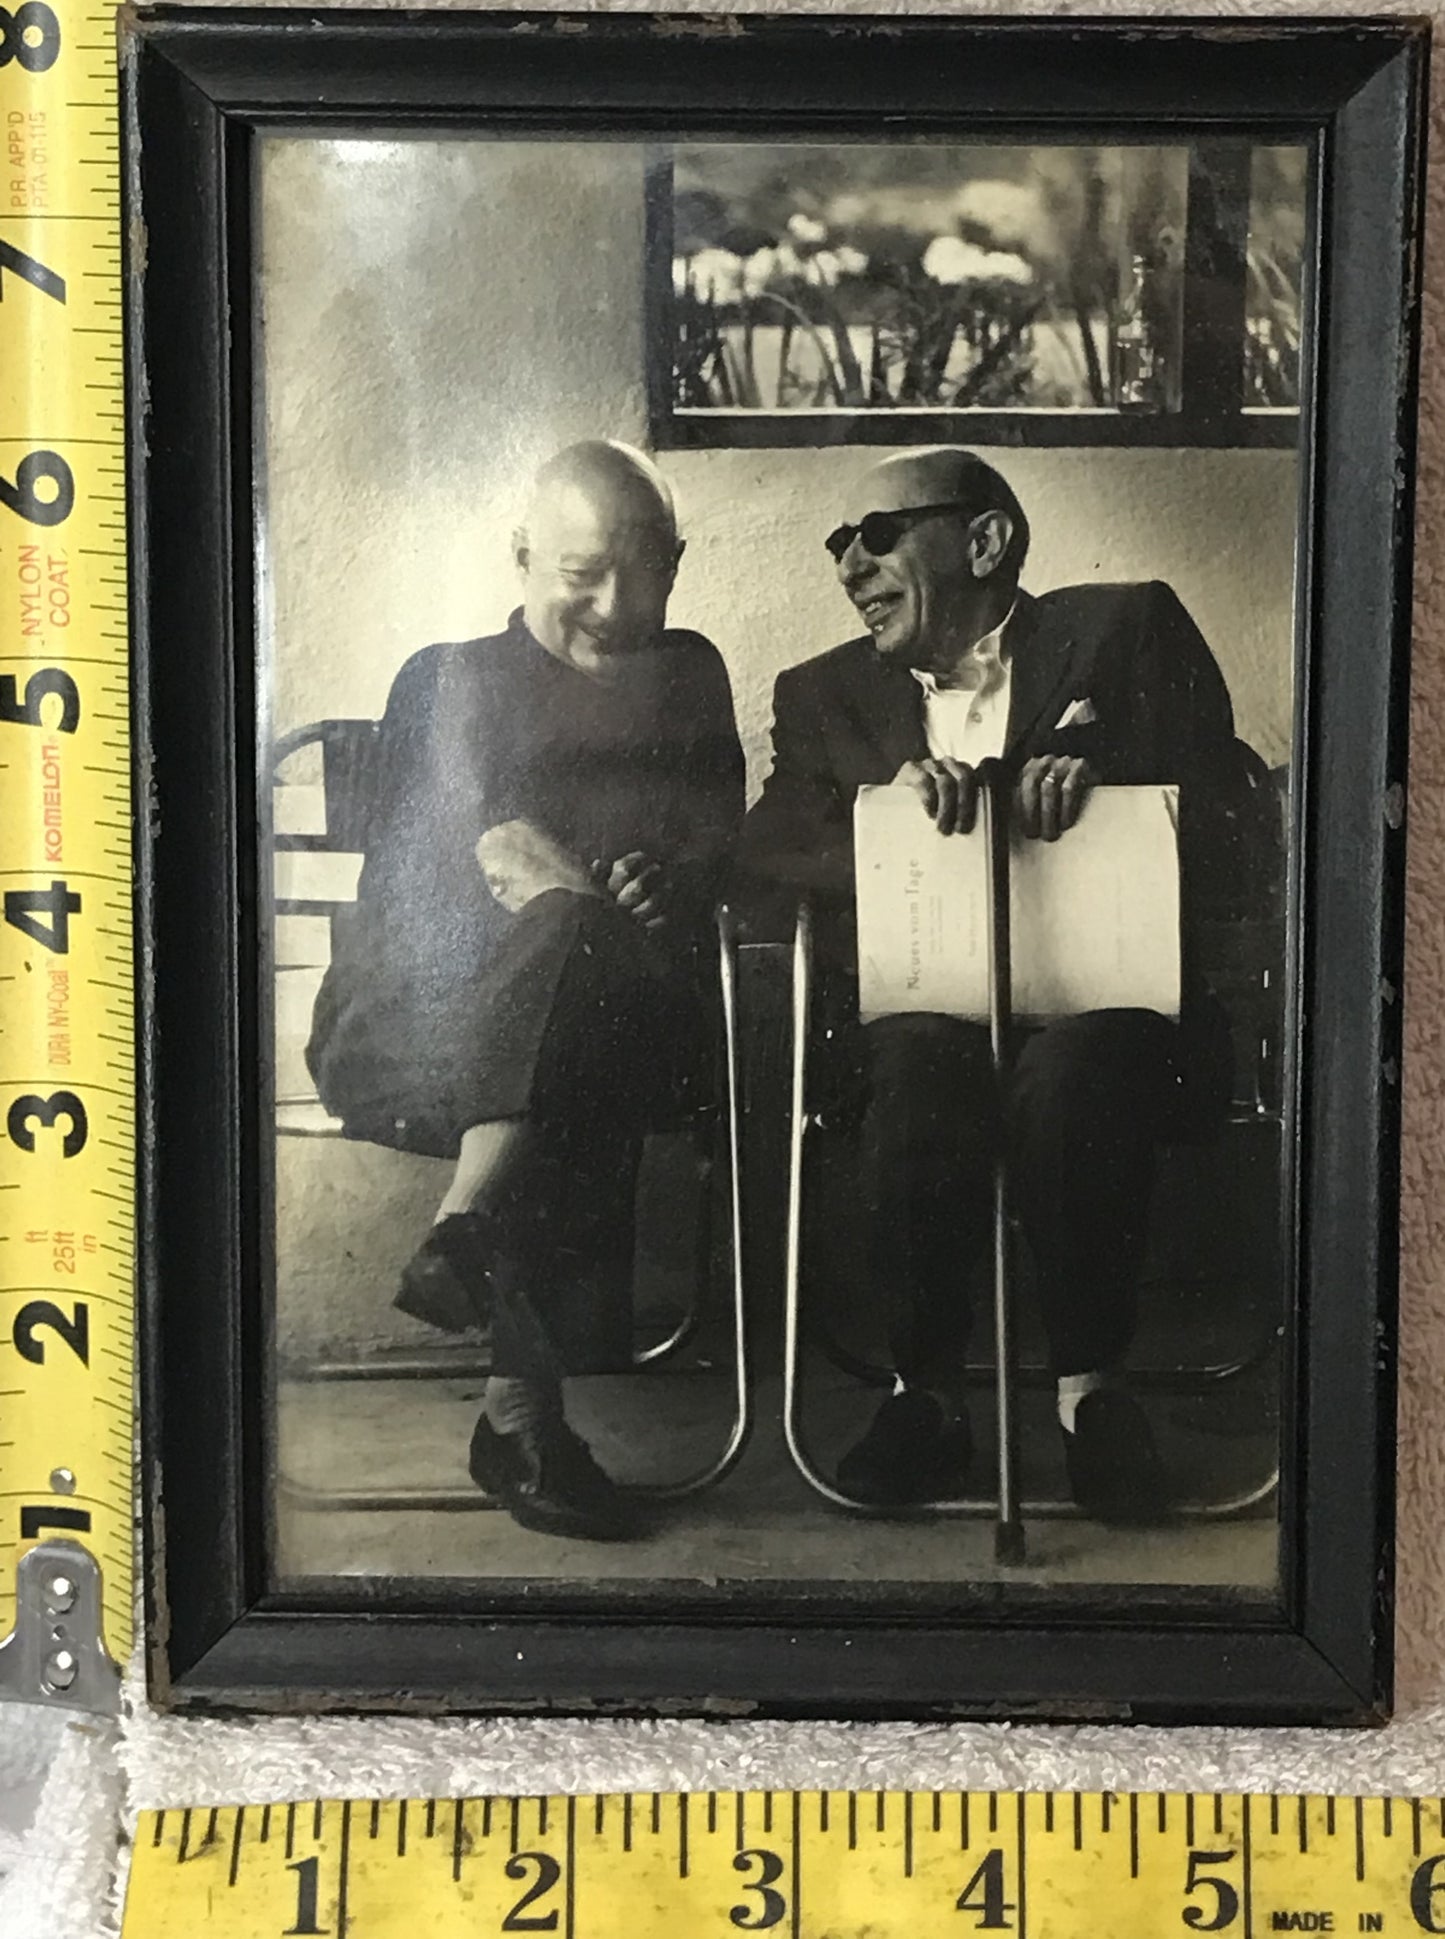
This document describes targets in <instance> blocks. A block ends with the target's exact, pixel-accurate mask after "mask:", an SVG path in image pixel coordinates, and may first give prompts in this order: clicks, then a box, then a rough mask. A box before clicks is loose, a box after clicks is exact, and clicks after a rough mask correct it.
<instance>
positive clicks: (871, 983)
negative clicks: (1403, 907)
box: [254, 129, 1311, 1613]
mask: <svg viewBox="0 0 1445 1939" xmlns="http://www.w3.org/2000/svg"><path fill="white" fill-rule="evenodd" d="M258 154H259V159H258V163H257V169H256V177H255V183H254V196H255V217H256V234H257V244H258V268H257V272H256V273H257V277H258V299H259V300H258V303H257V314H258V319H259V320H258V339H257V344H256V369H257V371H258V379H257V395H256V398H255V414H254V424H255V437H256V447H257V448H256V454H255V455H256V466H257V478H258V503H257V530H258V534H259V559H258V585H259V587H260V610H259V612H258V616H257V619H258V625H257V642H258V650H257V668H258V686H259V691H258V695H257V717H258V720H259V721H260V723H261V731H260V745H259V748H258V751H257V761H258V774H259V776H260V787H259V799H260V803H261V822H262V840H263V843H264V846H265V851H266V852H265V854H264V856H263V862H264V867H263V871H262V879H263V880H266V881H271V882H273V883H274V902H273V905H272V909H271V911H270V913H269V921H268V922H266V923H264V924H263V926H265V927H266V928H267V932H268V934H269V939H270V941H269V963H268V968H267V973H266V985H267V992H268V998H267V1000H268V1003H269V1004H270V1006H271V1018H272V1024H273V1028H272V1031H271V1046H272V1051H273V1054H272V1059H271V1065H270V1068H269V1070H268V1071H267V1072H266V1073H263V1080H264V1082H265V1083H266V1085H267V1087H268V1092H269V1098H270V1107H269V1108H270V1109H271V1111H272V1112H273V1115H274V1130H275V1138H274V1176H273V1189H272V1195H271V1202H272V1205H273V1208H274V1227H275V1229H274V1252H273V1264H274V1290H273V1296H272V1301H271V1308H270V1313H269V1333H268V1354H269V1383H268V1391H269V1395H270V1418H269V1423H268V1435H269V1448H270V1460H269V1464H268V1474H267V1486H268V1490H269V1499H268V1502H267V1504H266V1507H267V1513H268V1518H269V1528H270V1537H271V1560H272V1573H273V1578H274V1580H275V1581H276V1582H277V1583H278V1584H279V1585H282V1586H284V1585H287V1584H297V1583H301V1582H304V1581H306V1580H309V1579H316V1578H337V1577H375V1578H388V1579H390V1580H391V1581H393V1582H397V1581H399V1582H401V1583H403V1584H415V1585H416V1592H417V1595H418V1598H419V1599H424V1598H425V1595H426V1592H427V1585H428V1583H432V1584H435V1583H436V1582H437V1581H438V1579H440V1578H451V1579H460V1580H464V1581H471V1582H475V1583H479V1584H482V1585H485V1584H487V1583H508V1584H514V1585H515V1584H518V1583H525V1584H533V1583H535V1584H537V1585H538V1587H539V1591H540V1590H542V1589H543V1588H545V1589H546V1592H547V1593H548V1594H555V1595H558V1596H565V1595H566V1594H567V1593H568V1592H569V1588H570V1589H575V1590H576V1591H577V1592H578V1593H580V1594H589V1593H590V1594H592V1595H593V1596H595V1595H596V1593H597V1591H598V1586H599V1585H601V1586H602V1587H603V1589H604V1590H605V1591H606V1592H607V1593H609V1594H612V1595H615V1596H616V1597H617V1598H618V1601H619V1606H621V1603H622V1602H623V1601H632V1602H635V1601H636V1599H637V1598H638V1597H645V1596H646V1595H647V1594H648V1593H655V1594H656V1595H658V1596H659V1597H663V1598H665V1599H666V1600H667V1601H668V1603H669V1605H671V1606H677V1605H678V1604H679V1601H683V1602H685V1601H687V1600H688V1599H691V1600H693V1601H696V1602H698V1603H701V1604H705V1605H710V1604H720V1605H722V1606H726V1607H733V1608H736V1609H737V1610H739V1611H740V1612H742V1613H746V1612H747V1610H748V1609H749V1608H750V1607H754V1606H756V1607H759V1608H761V1607H764V1606H766V1603H767V1601H768V1598H769V1597H770V1596H771V1597H776V1596H777V1595H779V1594H781V1593H784V1592H785V1591H786V1589H787V1587H788V1586H789V1585H809V1584H815V1585H816V1584H830V1585H833V1589H834V1591H835V1592H836V1594H838V1595H845V1596H849V1597H854V1598H856V1601H857V1606H858V1607H859V1608H860V1609H862V1608H865V1607H866V1608H882V1609H887V1608H888V1607H890V1606H891V1605H890V1599H892V1598H897V1597H899V1596H901V1595H903V1594H904V1593H905V1587H904V1585H913V1586H912V1587H911V1588H909V1589H908V1590H907V1592H906V1593H908V1594H909V1595H913V1596H915V1597H923V1598H924V1599H927V1598H934V1599H939V1600H942V1601H943V1602H945V1603H947V1605H948V1606H950V1607H966V1606H967V1603H968V1600H969V1598H970V1596H971V1595H972V1594H974V1593H976V1594H977V1595H978V1596H979V1597H980V1598H982V1599H990V1600H991V1601H992V1602H993V1603H994V1605H995V1606H996V1605H997V1599H998V1595H999V1593H1000V1591H999V1585H1000V1584H1003V1585H1004V1594H1005V1595H1006V1596H1007V1595H1008V1594H1010V1593H1016V1594H1017V1595H1019V1596H1020V1597H1032V1598H1037V1597H1040V1596H1043V1597H1057V1598H1060V1599H1067V1598H1068V1597H1070V1596H1077V1595H1088V1596H1090V1597H1093V1598H1097V1597H1098V1596H1099V1594H1100V1593H1102V1592H1106V1591H1109V1590H1117V1591H1118V1592H1120V1594H1121V1595H1122V1596H1124V1597H1125V1598H1126V1599H1127V1600H1128V1601H1129V1602H1130V1603H1131V1605H1137V1604H1138V1603H1139V1602H1140V1600H1141V1599H1142V1600H1146V1601H1147V1600H1148V1599H1149V1597H1150V1595H1151V1593H1152V1594H1154V1595H1155V1596H1156V1599H1157V1601H1158V1602H1159V1604H1160V1606H1161V1607H1167V1606H1168V1603H1169V1599H1170V1597H1171V1595H1173V1596H1176V1597H1177V1595H1178V1593H1179V1592H1180V1591H1190V1592H1194V1595H1193V1600H1194V1601H1195V1602H1196V1603H1197V1601H1198V1597H1199V1595H1201V1594H1202V1595H1204V1596H1206V1597H1218V1598H1219V1599H1220V1600H1221V1602H1222V1601H1224V1600H1225V1599H1227V1600H1228V1601H1229V1603H1230V1604H1231V1606H1238V1605H1239V1604H1240V1603H1241V1602H1243V1603H1245V1604H1248V1603H1251V1602H1255V1603H1258V1604H1260V1605H1261V1606H1263V1605H1268V1604H1270V1603H1272V1602H1273V1601H1275V1600H1276V1599H1277V1597H1278V1595H1279V1585H1280V1582H1281V1577H1282V1561H1283V1560H1284V1558H1282V1557H1281V1554H1280V1522H1279V1512H1278V1495H1279V1485H1280V1468H1281V1462H1282V1458H1283V1453H1282V1450H1283V1446H1284V1438H1283V1435H1282V1430H1281V1422H1280V1395H1281V1391H1282V1365H1281V1354H1282V1351H1283V1342H1284V1338H1285V1334H1286V1322H1287V1316H1288V1314H1289V1312H1290V1311H1291V1308H1292V1301H1293V1275H1294V1261H1293V1258H1292V1256H1291V1251H1290V1242H1289V1235H1290V1232H1291V1229H1292V1222H1293V1215H1294V1194H1295V1181H1294V1179H1293V1175H1292V1171H1291V1162H1290V1157H1289V1154H1290V1152H1291V1151H1292V1149H1293V1137H1292V1123H1291V1113H1292V1105H1291V1102H1290V1073H1291V1071H1292V1069H1293V1059H1294V1046H1293V1043H1292V1041H1291V1030H1292V1023H1291V1017H1292V995H1291V992H1292V989H1293V981H1294V964H1293V949H1292V945H1291V941H1290V938H1291V934H1292V930H1291V923H1290V908H1291V883H1292V880H1293V876H1294V868H1293V863H1294V859H1295V858H1294V857H1293V856H1292V855H1291V850H1290V830H1291V827H1292V814H1291V798H1292V793H1293V789H1294V785H1295V783H1294V768H1295V754H1296V731H1295V717H1296V705H1297V692H1298V688H1299V684H1300V683H1299V681H1298V679H1297V667H1298V665H1299V664H1300V656H1301V648H1300V646H1299V644H1298V637H1297V625H1296V583H1295V581H1296V552H1297V542H1298V538H1299V531H1300V520H1301V512H1300V505H1301V467H1300V444H1301V423H1302V416H1303V414H1304V412H1305V409H1306V406H1307V397H1306V395H1305V389H1306V381H1307V371H1308V365H1309V355H1308V319H1309V301H1308V292H1307V291H1306V290H1305V289H1304V288H1303V287H1302V283H1303V275H1304V265H1305V263H1306V261H1307V260H1308V248H1307V243H1308V237H1307V216H1308V210H1309V206H1310V193H1311V191H1310V181H1309V160H1310V157H1309V154H1308V151H1307V150H1306V149H1305V148H1303V147H1300V148H1280V147H1260V146H1256V145H1252V144H1251V143H1250V142H1249V141H1248V140H1246V139H1239V138H1229V137H1228V136H1227V135H1226V134H1223V133H1221V132H1220V131H1219V130H1218V129H1213V130H1211V131H1210V132H1209V134H1208V136H1207V138H1204V137H1201V138H1200V139H1198V140H1194V139H1191V138H1190V136H1189V134H1188V132H1187V131H1185V132H1182V133H1180V134H1179V135H1177V136H1175V137H1170V138H1167V139H1166V138H1165V137H1163V136H1161V137H1160V138H1159V139H1158V141H1157V143H1155V144H1154V145H1147V144H1142V143H1141V144H1137V145H1132V146H1114V147H1109V146H1100V145H1098V144H1096V143H1091V142H1090V141H1089V139H1088V135H1087V130H1079V131H1077V132H1076V133H1075V134H1074V135H1072V136H1071V138H1070V139H1069V140H1068V141H1066V142H1065V141H1061V142H1058V143H1049V144H1044V143H1030V144H1024V143H1017V144H1014V145H1007V146H1005V145H999V144H997V143H996V142H991V143H979V144H976V145H964V144H960V143H958V142H956V141H952V142H949V143H947V144H944V143H930V142H928V141H914V140H907V141H903V140H900V141H898V142H896V143H891V144H882V143H877V142H858V143H842V142H839V143H836V144H834V145H831V146H817V145H805V144H794V145H788V144H785V143H777V142H775V143H767V144H764V143H743V142H723V141H706V142H703V141H699V142H691V143H682V144H678V145H677V146H675V147H659V146H657V145H654V144H645V143H643V142H640V141H639V142H631V141H608V142H583V141H573V140H564V141H558V140H552V139H548V140H541V139H537V140H524V139H507V140H490V139H488V140H482V139H471V138H451V139H445V140H431V139H427V140H421V139H414V140H413V139H400V140H397V139H388V140H384V141H382V140H369V139H359V138H358V139H339V140H338V139H328V140H320V139H315V138H311V137H302V136H287V135H283V134H274V135H273V134H268V135H265V136H264V137H263V138H261V139H260V141H259V143H258ZM264 913H265V912H263V915H264ZM357 1592H358V1594H360V1593H362V1590H361V1588H360V1586H359V1585H358V1591H357Z"/></svg>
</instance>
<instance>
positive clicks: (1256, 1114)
mask: <svg viewBox="0 0 1445 1939" xmlns="http://www.w3.org/2000/svg"><path fill="white" fill-rule="evenodd" d="M1264 772H1265V771H1264V770H1263V769H1262V764H1261V765H1259V767H1258V771H1257V773H1256V774H1255V779H1254V785H1256V786H1259V787H1264V786H1265V785H1267V786H1268V787H1269V788H1271V789H1272V788H1273V787H1275V786H1276V785H1277V783H1276V782H1275V781H1274V780H1273V779H1270V780H1268V782H1267V783H1265V782H1261V781H1260V779H1259V777H1260V776H1261V775H1263V774H1264ZM980 782H981V791H980V792H981V803H982V811H983V831H984V840H985V844H986V853H987V865H988V882H989V897H988V958H989V960H988V971H989V981H988V990H989V1041H990V1050H991V1054H992V1059H993V1065H994V1071H995V1075H996V1076H1001V1075H1002V1074H1003V1072H1004V1070H1005V1068H1006V1060H1007V1055H1008V1038H1009V1030H1010V1025H1011V1020H1012V1018H1011V989H1012V975H1011V951H1010V933H1009V886H1008V805H1007V803H1008V795H1007V792H1006V789H1005V785H1004V783H1003V781H1002V779H1001V770H1000V769H999V768H998V766H997V764H994V763H986V764H985V766H984V769H983V770H981V772H980ZM1266 812H1274V813H1277V812H1278V811H1277V804H1274V805H1272V806H1267V807H1266ZM1260 926H1261V928H1262V929H1263V930H1264V931H1266V932H1267V933H1268V935H1269V937H1270V938H1271V946H1269V947H1266V948H1265V949H1264V950H1262V951H1261V952H1260V956H1261V960H1260V961H1259V962H1258V964H1257V967H1256V971H1255V986H1256V994H1257V995H1260V996H1263V998H1264V999H1265V1002H1264V1015H1265V1016H1266V1017H1267V1016H1269V1015H1270V1014H1271V1013H1272V1012H1273V1011H1275V1010H1277V1008H1278V996H1279V982H1280V963H1279V955H1278V950H1277V944H1275V943H1274V941H1273V939H1274V938H1275V937H1276V936H1277V933H1278V925H1277V923H1276V922H1274V921H1272V920H1270V917H1269V914H1268V913H1266V914H1264V915H1262V917H1261V921H1260ZM813 988H814V962H813V921H812V915H811V911H810V910H809V908H808V906H807V904H806V903H804V904H802V905H801V906H800V908H799V910H798V915H797V921H796V926H795V931H794V937H793V943H792V1027H791V1095H790V1106H789V1158H788V1204H787V1222H786V1265H785V1293H784V1299H785V1334H784V1386H783V1418H784V1432H785V1437H786V1440H787V1445H788V1451H789V1454H790V1456H791V1458H792V1461H793V1464H794V1466H795V1467H796V1468H797V1470H798V1472H799V1473H800V1474H801V1475H802V1477H803V1478H804V1480H805V1481H806V1482H807V1483H808V1484H809V1486H810V1487H812V1488H813V1489H814V1490H815V1491H816V1492H817V1493H818V1494H820V1495H822V1496H823V1497H824V1498H825V1499H827V1500H828V1501H830V1502H833V1503H834V1504H835V1505H837V1506H839V1507H843V1508H848V1509H852V1510H855V1511H857V1512H860V1513H866V1514H872V1515H879V1514H886V1513H889V1512H896V1511H890V1510H887V1509H880V1508H877V1507H875V1506H874V1505H872V1504H869V1503H865V1502H862V1501H858V1500H856V1499H854V1498H853V1497H851V1496H849V1495H848V1494H847V1493H845V1492H844V1491H843V1490H842V1489H841V1488H840V1487H839V1486H838V1485H837V1483H836V1482H835V1481H833V1480H830V1479H829V1478H828V1477H827V1476H826V1475H824V1474H823V1473H822V1472H821V1471H820V1469H819V1467H818V1464H817V1463H816V1461H815V1460H814V1459H813V1457H812V1455H811V1453H810V1452H809V1450H808V1448H807V1446H806V1445H805V1442H804V1437H803V1430H802V1425H801V1412H802V1398H803V1396H802V1370H801V1360H802V1346H803V1321H804V1316H803V1311H802V1294H801V1282H802V1254H803V1209H804V1171H805V1162H804V1161H805V1144H806V1141H807V1135H808V1133H809V1132H810V1131H816V1130H817V1129H818V1128H819V1120H818V1119H817V1118H816V1117H815V1116H813V1115H811V1114H810V1110H809V1101H808V1065H809V1032H810V1025H811V1011H812V1002H813ZM1251 1027H1252V1028H1253V1029H1254V1030H1255V1031H1256V1033H1257V1035H1256V1043H1257V1049H1258V1055H1257V1059H1256V1060H1255V1062H1254V1065H1253V1073H1252V1081H1251V1086H1250V1092H1251V1094H1250V1095H1248V1096H1246V1097H1244V1098H1240V1099H1238V1100H1237V1101H1236V1106H1235V1112H1236V1115H1235V1116H1234V1118H1233V1122H1236V1123H1242V1122H1257V1121H1258V1120H1259V1119H1261V1118H1272V1117H1274V1116H1275V1115H1276V1113H1277V1096H1278V1064H1279V1059H1278V1053H1277V1049H1276V1036H1277V1031H1276V1029H1275V1028H1273V1027H1271V1025H1269V1024H1268V1023H1266V1022H1264V1021H1263V1020H1262V1019H1260V1018H1258V1017H1256V1019H1255V1020H1254V1022H1253V1023H1252V1025H1251ZM992 1226H993V1242H992V1260H991V1281H992V1310H993V1327H994V1356H993V1360H992V1363H991V1366H990V1367H988V1368H987V1369H986V1370H985V1369H979V1368H975V1369H973V1371H974V1372H976V1373H977V1372H984V1371H986V1372H987V1374H988V1377H989V1378H990V1381H991V1384H992V1387H993V1393H994V1401H995V1408H996V1413H997V1425H998V1463H997V1474H996V1487H995V1492H994V1494H993V1495H991V1496H981V1495H980V1496H967V1497H960V1498H957V1499H953V1500H943V1501H933V1502H928V1503H924V1504H920V1505H919V1506H920V1508H921V1509H922V1510H923V1511H924V1512H928V1513H932V1514H938V1515H959V1516H973V1517H983V1516H989V1517H992V1518H993V1520H994V1522H995V1552H996V1556H997V1559H998V1560H999V1562H1001V1563H1003V1564H1006V1565H1013V1564H1018V1563H1021V1562H1022V1561H1023V1560H1024V1559H1025V1538H1024V1522H1025V1519H1032V1518H1056V1517H1077V1516H1078V1515H1079V1513H1080V1511H1079V1509H1078V1508H1077V1506H1076V1505H1075V1504H1074V1503H1073V1502H1072V1501H1064V1500H1059V1499H1054V1498H1043V1499H1030V1500H1022V1499H1021V1498H1020V1494H1019V1485H1018V1467H1019V1390H1020V1385H1021V1382H1022V1380H1023V1379H1030V1380H1032V1381H1034V1382H1036V1383H1040V1384H1042V1383H1043V1382H1045V1381H1049V1380H1050V1379H1051V1376H1050V1375H1049V1373H1048V1369H1047V1368H1046V1367H1044V1366H1042V1365H1035V1366H1031V1367H1029V1368H1027V1369H1021V1367H1020V1365H1019V1356H1018V1344H1017V1339H1018V1327H1017V1317H1016V1294H1015V1287H1016V1277H1017V1275H1016V1270H1015V1258H1014V1231H1013V1221H1012V1219H1011V1217H1010V1213H1009V1205H1008V1177H1007V1171H1006V1167H1005V1165H1004V1163H1003V1161H1002V1159H1000V1160H999V1161H998V1162H997V1163H996V1165H995V1169H994V1182H993V1219H992ZM1279 1331H1280V1329H1279V1327H1278V1326H1273V1327H1271V1328H1270V1329H1269V1336H1268V1338H1267V1339H1265V1340H1264V1341H1262V1342H1260V1343H1258V1344H1257V1345H1256V1346H1255V1347H1254V1348H1252V1349H1251V1350H1250V1351H1249V1352H1247V1353H1245V1354H1244V1355H1242V1356H1241V1357H1239V1358H1238V1359H1236V1360H1235V1361H1233V1362H1231V1363H1229V1364H1227V1365H1222V1366H1221V1365H1212V1366H1206V1367H1199V1368H1184V1369H1176V1368H1157V1369H1144V1370H1141V1371H1140V1372H1139V1373H1136V1374H1135V1376H1134V1378H1135V1379H1136V1381H1137V1383H1138V1384H1139V1385H1141V1386H1143V1387H1145V1388H1146V1389H1147V1388H1149V1387H1155V1388H1158V1387H1160V1386H1165V1387H1172V1388H1173V1390H1174V1391H1176V1392H1177V1391H1184V1392H1197V1391H1206V1390H1208V1389H1209V1388H1210V1387H1211V1386H1212V1385H1214V1384H1216V1383H1219V1382H1221V1381H1225V1380H1230V1379H1234V1378H1238V1377H1239V1376H1240V1375H1242V1374H1244V1373H1247V1372H1250V1371H1252V1370H1254V1369H1256V1368H1257V1367H1259V1366H1260V1365H1261V1364H1262V1363H1264V1362H1265V1361H1266V1360H1268V1359H1271V1358H1272V1357H1273V1356H1274V1353H1275V1350H1276V1346H1277V1340H1278V1335H1279ZM824 1350H825V1351H826V1352H827V1353H828V1354H829V1357H830V1358H832V1359H833V1360H834V1362H835V1364H837V1365H839V1366H841V1367H843V1368H844V1369H845V1370H848V1371H852V1372H854V1373H856V1374H858V1375H860V1376H861V1377H862V1378H864V1379H865V1380H875V1381H878V1382H880V1383H881V1382H887V1381H890V1380H891V1377H892V1376H891V1374H889V1373H888V1372H887V1371H886V1370H885V1369H883V1368H880V1367H876V1366H874V1365H872V1364H871V1363H868V1362H866V1361H861V1360H860V1359H859V1358H858V1357H857V1356H853V1355H849V1354H847V1353H844V1352H840V1351H839V1350H838V1349H837V1347H836V1344H835V1343H833V1342H831V1341H828V1340H826V1339H825V1340H824ZM1278 1479H1279V1468H1278V1461H1277V1460H1276V1461H1275V1462H1273V1463H1272V1464H1271V1466H1270V1468H1269V1471H1268V1472H1267V1473H1265V1474H1263V1475H1260V1476H1259V1477H1258V1478H1257V1479H1256V1480H1255V1481H1253V1482H1252V1483H1251V1485H1249V1486H1248V1487H1246V1488H1241V1489H1236V1490H1233V1491H1231V1492H1229V1493H1227V1494H1226V1495H1224V1496H1222V1497H1221V1498H1219V1499H1215V1500H1202V1501H1190V1502H1185V1503H1182V1504H1180V1505H1178V1507H1177V1508H1176V1510H1175V1513H1176V1514H1177V1515H1178V1516H1180V1517H1181V1518H1183V1519H1187V1520H1214V1519H1221V1518H1224V1517H1228V1516H1233V1515H1239V1514H1243V1513H1245V1512H1247V1511H1248V1510H1250V1509H1253V1508H1255V1507H1258V1506H1259V1505H1260V1504H1262V1503H1263V1502H1265V1501H1267V1500H1268V1499H1269V1498H1270V1497H1271V1495H1272V1494H1273V1492H1274V1490H1275V1488H1276V1487H1277V1485H1278Z"/></svg>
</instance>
